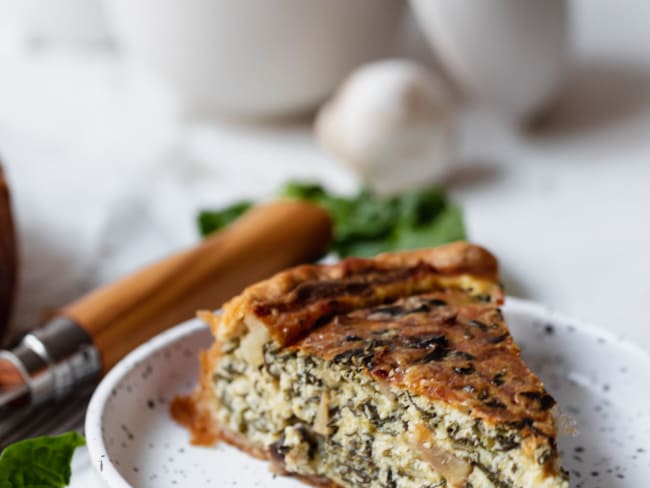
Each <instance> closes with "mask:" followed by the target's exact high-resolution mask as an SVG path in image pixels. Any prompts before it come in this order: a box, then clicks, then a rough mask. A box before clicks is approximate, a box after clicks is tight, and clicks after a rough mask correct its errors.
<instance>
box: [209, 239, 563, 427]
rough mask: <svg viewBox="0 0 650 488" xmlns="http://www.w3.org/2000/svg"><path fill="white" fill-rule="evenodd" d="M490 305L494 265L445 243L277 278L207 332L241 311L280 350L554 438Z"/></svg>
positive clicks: (538, 393)
mask: <svg viewBox="0 0 650 488" xmlns="http://www.w3.org/2000/svg"><path fill="white" fill-rule="evenodd" d="M502 302H503V293H502V290H501V287H500V286H499V283H498V271H497V264H496V260H495V258H494V257H493V256H492V255H491V254H490V253H488V252H487V251H485V250H484V249H482V248H480V247H478V246H474V245H471V244H467V243H454V244H450V245H446V246H441V247H438V248H433V249H425V250H418V251H408V252H401V253H393V254H385V255H382V256H379V257H378V258H375V259H372V260H369V259H346V260H343V261H341V262H340V263H337V264H334V265H330V266H316V265H310V266H300V267H297V268H294V269H292V270H289V271H286V272H284V273H280V274H279V275H276V276H275V277H273V278H271V279H270V280H267V281H264V282H262V283H260V284H258V285H255V286H253V287H250V288H249V289H247V290H246V291H245V292H244V293H243V294H242V295H240V296H239V297H237V298H235V299H233V300H232V301H231V302H230V303H229V304H227V305H226V306H225V307H224V311H223V315H222V316H221V320H220V325H219V326H218V327H217V331H218V335H219V334H221V335H222V336H223V337H227V336H228V335H229V331H228V326H229V325H228V324H231V323H233V320H232V319H233V318H235V317H234V316H237V317H242V316H243V315H245V314H252V315H253V316H254V317H255V318H256V319H257V320H258V321H259V322H261V323H263V324H264V325H265V326H266V327H267V328H268V329H269V331H270V333H271V336H272V337H273V338H274V339H275V340H276V341H277V342H278V343H279V344H281V345H282V346H284V347H285V348H287V349H291V350H296V349H298V350H301V351H303V352H305V353H307V354H310V355H315V356H319V357H322V358H324V359H326V360H330V361H334V362H337V363H341V364H347V365H349V366H350V367H357V368H360V369H362V370H363V371H365V372H367V374H370V375H371V376H373V377H374V378H375V379H377V380H378V381H381V382H387V383H389V384H391V385H393V386H396V387H398V388H401V389H404V390H407V391H409V392H411V393H413V394H416V395H421V396H424V397H426V398H430V399H432V400H440V401H444V402H446V403H447V404H449V405H452V406H456V407H458V408H460V409H462V410H463V411H465V412H468V413H470V414H471V415H472V416H474V417H475V418H481V419H483V420H484V421H486V422H487V423H489V424H502V425H503V424H505V425H507V426H509V427H512V428H517V429H521V430H522V434H524V435H525V434H526V432H528V433H536V434H541V435H544V436H551V437H554V436H555V429H554V426H553V421H552V417H551V414H550V409H551V407H552V406H553V404H554V401H553V399H552V398H551V397H550V396H549V395H548V394H547V393H546V391H545V390H544V387H543V385H542V383H541V381H540V380H539V379H538V378H537V377H536V376H535V375H534V374H533V373H532V372H531V371H530V370H529V369H528V367H527V366H526V365H525V364H524V362H523V360H522V359H521V357H520V351H519V348H518V346H517V345H516V344H515V342H514V341H513V339H512V337H511V335H510V333H509V330H508V328H507V326H506V325H505V323H504V320H503V316H502V314H501V311H500V309H499V308H498V307H499V305H500V304H501V303H502ZM234 334H236V332H235V331H234V330H233V331H232V334H231V335H234Z"/></svg>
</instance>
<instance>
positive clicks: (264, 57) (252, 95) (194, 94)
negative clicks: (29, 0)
mask: <svg viewBox="0 0 650 488" xmlns="http://www.w3.org/2000/svg"><path fill="white" fill-rule="evenodd" d="M105 5H106V10H107V12H108V15H109V20H110V21H111V23H112V26H113V28H114V34H115V36H116V38H117V41H118V42H119V43H120V44H121V45H122V46H123V47H124V48H125V49H126V51H127V53H128V54H130V55H132V56H133V57H134V58H136V59H139V60H140V61H142V62H143V63H145V64H147V65H148V66H150V67H151V68H153V69H154V70H155V71H157V72H158V73H159V74H160V75H161V76H162V77H163V78H165V79H166V80H167V81H168V82H169V83H170V84H171V85H172V86H174V87H175V88H176V89H177V91H178V92H179V93H180V94H181V95H183V97H184V99H185V101H186V103H187V105H188V106H189V107H190V109H195V110H196V109H198V110H200V111H202V112H206V111H208V112H217V113H220V114H222V115H227V116H237V117H247V118H250V117H255V118H260V117H262V118H268V117H275V116H286V115H292V114H296V113H301V112H305V111H308V110H311V109H313V108H315V107H316V106H317V104H318V103H320V102H321V101H323V100H324V99H325V97H327V95H329V94H330V93H331V92H332V90H333V89H334V88H335V87H336V86H337V85H338V83H339V82H340V81H341V80H342V79H343V78H344V77H345V75H347V74H348V73H349V72H350V71H351V70H352V69H353V68H354V67H355V66H357V65H358V64H361V63H363V62H365V61H369V60H372V59H375V58H377V57H380V56H381V55H382V54H383V53H384V52H385V49H386V48H387V47H388V44H389V43H390V41H391V40H392V39H393V37H394V35H395V33H396V30H397V28H398V25H399V22H400V17H401V11H402V9H403V8H404V4H403V2H402V1H400V0H309V1H306V0H263V1H261V0H105Z"/></svg>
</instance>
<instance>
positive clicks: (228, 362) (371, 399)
mask: <svg viewBox="0 0 650 488" xmlns="http://www.w3.org/2000/svg"><path fill="white" fill-rule="evenodd" d="M264 339H268V334H267V333H266V330H265V329H263V328H261V327H260V328H256V329H254V331H253V332H252V333H246V334H244V335H243V336H241V337H240V338H236V339H232V340H230V341H228V342H226V343H224V344H223V345H222V352H223V356H222V357H221V358H220V360H219V362H218V365H217V368H216V369H215V370H214V372H213V375H212V381H213V388H214V394H215V397H216V399H217V400H218V407H217V408H216V410H215V411H214V412H213V415H214V418H215V419H216V420H217V422H218V423H219V424H221V425H223V426H227V428H228V429H230V430H231V431H234V432H237V433H239V434H242V435H244V436H246V438H247V439H249V440H250V441H252V442H254V443H256V444H258V445H260V446H265V449H267V450H268V452H269V457H270V459H271V461H272V462H273V464H274V467H275V468H276V469H277V470H279V471H280V472H283V473H295V474H299V475H304V476H310V477H312V476H315V477H319V478H327V479H330V480H334V481H335V482H336V483H337V484H338V485H340V486H344V487H348V486H349V487H356V486H368V487H372V488H433V487H452V488H453V487H460V488H479V487H486V488H487V487H498V488H501V487H503V488H506V487H507V488H513V487H519V486H522V487H523V486H526V487H527V486H533V485H531V484H530V483H534V486H540V487H542V486H548V487H551V486H557V485H554V484H545V483H543V482H541V483H540V481H539V480H540V479H541V478H543V473H544V470H545V463H546V461H547V460H548V459H549V457H550V456H551V454H552V452H551V451H552V450H554V447H552V446H550V445H549V446H545V447H544V448H543V449H540V450H539V451H540V452H538V453H537V463H536V465H532V466H531V463H530V462H529V461H528V460H526V459H525V457H523V458H522V456H521V452H520V451H521V439H520V436H519V433H518V431H517V430H516V429H512V430H510V431H508V430H503V429H495V428H490V427H489V426H487V425H486V424H485V423H484V422H482V421H481V420H472V419H471V418H469V417H467V416H465V415H463V414H462V413H460V412H458V411H456V410H454V409H450V408H449V407H447V406H445V405H444V404H441V403H438V402H431V401H430V400H427V399H425V398H422V397H419V396H417V395H413V394H410V393H409V392H407V391H403V390H400V389H397V388H395V387H392V386H390V385H387V384H386V385H382V384H380V383H378V382H376V381H374V380H373V379H372V378H370V377H369V376H368V375H367V374H364V372H363V371H362V368H363V367H364V366H363V365H362V364H360V363H359V362H358V361H357V360H356V357H355V356H354V355H352V354H341V355H339V357H335V358H334V360H332V361H327V360H324V359H322V358H319V357H316V356H311V355H307V354H304V353H302V352H301V351H298V350H289V351H287V350H283V349H281V348H279V347H278V345H277V344H276V343H274V342H273V341H268V342H262V343H261V344H260V341H261V340H262V341H263V340H264ZM425 340H426V338H424V339H423V341H425ZM348 342H351V340H350V339H349V338H348ZM366 346H367V344H366ZM371 347H372V344H371ZM375 347H376V346H375ZM252 348H254V350H251V349H252ZM425 349H427V348H425ZM355 350H356V349H355ZM366 351H367V353H369V354H371V353H372V351H369V350H368V349H367V348H366ZM366 361H367V357H366ZM531 473H533V475H531ZM535 473H536V476H535ZM535 477H537V478H538V480H535Z"/></svg>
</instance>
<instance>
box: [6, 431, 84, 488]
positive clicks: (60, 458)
mask: <svg viewBox="0 0 650 488" xmlns="http://www.w3.org/2000/svg"><path fill="white" fill-rule="evenodd" d="M85 443H86V441H85V439H84V438H83V436H81V435H80V434H77V433H76V432H68V433H66V434H62V435H59V436H55V437H36V438H34V439H27V440H24V441H20V442H16V443H15V444H12V445H10V446H8V447H6V448H5V449H4V450H3V451H2V453H1V454H0V488H62V487H64V486H66V485H68V483H70V476H71V474H72V473H71V469H70V462H71V461H72V455H73V454H74V451H75V449H76V448H77V447H79V446H83V445H84V444H85Z"/></svg>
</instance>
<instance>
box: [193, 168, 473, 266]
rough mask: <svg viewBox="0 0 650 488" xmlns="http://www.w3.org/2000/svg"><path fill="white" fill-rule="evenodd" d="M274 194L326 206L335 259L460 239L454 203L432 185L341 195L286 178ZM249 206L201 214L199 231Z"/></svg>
mask: <svg viewBox="0 0 650 488" xmlns="http://www.w3.org/2000/svg"><path fill="white" fill-rule="evenodd" d="M278 195H279V197H280V198H296V199H299V200H306V201H309V202H312V203H314V204H316V205H319V206H321V207H323V208H324V209H325V210H327V212H328V213H329V214H330V217H331V218H332V222H333V226H334V228H333V234H334V239H333V242H332V244H331V249H330V250H331V251H334V252H336V253H338V254H339V256H341V257H346V256H374V255H376V254H379V253H381V252H386V251H395V250H400V249H414V248H419V247H430V246H437V245H439V244H443V243H445V242H451V241H456V240H462V239H465V227H464V224H463V216H462V211H461V209H460V207H458V206H456V205H453V204H450V203H449V201H448V200H447V197H446V196H445V194H444V192H443V191H442V190H441V189H440V188H438V187H431V188H425V189H422V190H414V191H410V192H406V193H403V194H401V195H399V196H396V197H379V196H376V195H373V194H371V193H369V192H368V191H365V190H364V191H361V192H360V193H359V194H357V195H355V196H351V197H344V196H340V195H335V194H332V193H330V192H328V191H327V190H326V189H325V188H323V187H322V186H321V185H319V184H317V183H311V182H307V183H304V182H295V181H291V182H288V183H287V184H285V185H284V186H283V187H282V188H281V190H280V192H279V194H278ZM250 205H251V202H241V203H238V204H235V205H232V206H230V207H228V208H226V209H223V210H220V211H215V212H207V211H204V212H201V214H200V216H199V222H200V227H201V232H202V234H203V235H206V234H208V233H209V232H213V231H215V230H218V229H220V228H221V227H223V226H224V225H226V224H227V223H229V222H230V221H232V220H234V219H235V218H236V217H238V216H239V215H240V214H241V213H243V212H244V211H245V210H247V209H248V208H249V207H250ZM213 222H216V224H217V225H214V224H213Z"/></svg>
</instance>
